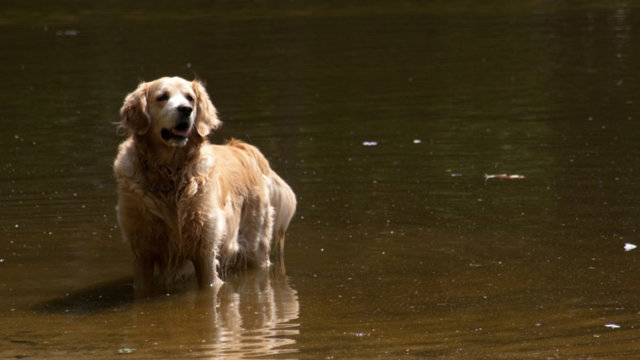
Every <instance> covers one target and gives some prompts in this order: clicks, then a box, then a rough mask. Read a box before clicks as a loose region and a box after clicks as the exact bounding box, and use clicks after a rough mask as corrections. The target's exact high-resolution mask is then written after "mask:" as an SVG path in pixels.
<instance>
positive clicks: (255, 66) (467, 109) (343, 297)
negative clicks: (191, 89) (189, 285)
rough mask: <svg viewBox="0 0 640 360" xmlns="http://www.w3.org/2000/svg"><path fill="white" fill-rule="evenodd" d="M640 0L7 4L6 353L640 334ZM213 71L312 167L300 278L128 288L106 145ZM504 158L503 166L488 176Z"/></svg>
mask: <svg viewBox="0 0 640 360" xmlns="http://www.w3.org/2000/svg"><path fill="white" fill-rule="evenodd" d="M639 16H640V9H638V8H637V7H636V5H633V4H631V2H625V1H620V2H616V3H615V4H609V2H607V3H606V4H605V2H602V3H600V2H596V1H582V2H574V3H572V5H571V6H568V5H562V4H556V3H555V2H534V1H523V2H517V5H516V4H515V3H514V4H511V3H509V4H506V5H505V4H503V3H502V2H498V1H491V2H483V5H482V6H480V5H477V4H475V3H474V2H468V1H456V2H430V3H429V4H428V5H417V4H414V3H412V2H400V3H397V2H394V3H393V4H391V3H389V4H387V3H385V2H373V3H370V4H368V5H357V4H345V3H344V2H322V3H303V4H299V3H297V2H290V3H282V4H279V5H277V6H273V5H270V6H267V5H263V4H261V3H259V2H258V3H252V4H248V3H242V4H236V3H235V2H224V3H220V4H216V5H204V4H199V5H198V6H196V4H195V3H194V4H185V3H184V2H181V3H171V2H164V1H156V2H154V6H153V8H147V7H144V6H142V5H135V4H134V5H131V4H128V3H127V2H122V3H121V4H120V3H117V2H96V3H95V4H93V3H92V4H91V5H88V4H85V3H84V2H80V1H64V2H48V1H47V2H44V1H41V2H40V1H38V2H28V3H27V2H22V3H17V2H16V3H11V2H6V3H3V5H0V30H1V31H0V49H2V50H1V51H0V54H1V55H0V65H1V66H0V79H2V83H3V86H1V87H0V123H1V124H2V126H3V129H4V130H3V131H2V132H1V133H0V144H1V145H2V147H1V149H2V150H3V151H2V152H0V168H1V169H2V172H1V174H0V234H1V236H0V294H1V296H0V324H1V325H0V329H2V331H1V333H0V335H1V336H0V357H2V358H27V357H30V358H49V359H55V358H65V359H67V358H83V359H91V358H100V359H102V358H111V357H118V356H119V355H122V356H126V357H131V358H172V357H175V358H178V357H179V358H188V357H198V358H224V357H227V358H241V357H263V358H299V359H318V358H325V359H339V358H350V359H354V358H362V359H369V358H384V359H397V358H420V359H422V358H428V359H431V358H436V359H437V358H446V359H486V358H492V359H531V358H536V359H538V358H543V359H544V358H561V359H591V358H602V359H616V358H621V359H622V358H630V357H632V356H634V355H635V354H637V353H638V352H639V351H640V343H638V342H637V338H638V336H639V335H640V332H639V331H640V330H639V329H638V327H639V326H640V317H639V315H638V314H639V313H640V305H638V303H639V301H638V300H639V297H640V295H639V294H640V291H639V290H640V284H639V283H638V281H637V277H638V276H637V275H638V270H637V269H638V256H640V250H631V251H628V252H625V251H624V249H623V247H624V244H625V243H634V244H640V240H639V239H638V232H637V226H636V223H637V222H638V218H639V215H640V200H639V198H638V196H637V194H638V191H639V190H640V189H639V188H638V184H640V181H638V179H637V177H638V176H637V172H638V169H640V156H639V155H640V154H639V152H640V150H639V148H638V146H637V139H638V135H637V134H638V133H639V131H640V126H639V125H638V121H637V118H638V116H639V115H638V104H640V98H638V94H639V93H640V91H639V90H640V89H639V88H638V85H637V84H639V83H640V82H639V81H638V74H639V73H638V69H637V64H638V63H640V61H639V60H640V59H638V57H639V56H640V46H639V45H637V41H634V39H635V38H637V37H638V36H639V35H640V32H639V27H640V20H639V19H640V18H639ZM162 75H181V76H185V77H188V78H191V77H193V76H195V75H197V76H198V77H199V78H201V79H203V80H204V81H206V82H207V87H208V89H209V91H210V94H211V96H212V99H213V101H214V103H215V104H216V106H217V107H218V109H219V111H220V114H221V117H222V119H223V121H224V122H225V125H224V129H223V131H222V132H221V133H219V134H217V135H216V136H215V137H214V139H213V140H214V141H216V142H221V141H223V139H225V138H229V137H237V138H242V139H245V140H248V141H250V142H252V143H253V144H256V145H258V146H259V147H260V148H261V149H262V150H263V152H264V153H265V154H266V155H267V157H268V158H269V159H270V161H271V163H272V166H273V167H274V168H275V169H276V170H277V171H278V172H279V173H280V174H281V175H282V177H283V178H285V179H286V180H287V181H288V182H289V183H290V184H291V185H292V187H293V188H294V190H295V191H296V193H297V195H298V199H299V210H298V212H297V214H296V216H295V218H294V221H293V223H292V225H291V228H290V230H289V232H288V235H287V239H288V242H287V245H286V264H287V276H286V277H278V276H275V275H273V274H262V273H250V274H244V275H240V276H238V277H234V278H231V279H228V281H227V282H226V284H225V285H224V286H222V287H221V288H220V289H217V291H216V290H212V291H211V292H204V293H199V292H196V291H193V290H189V289H187V290H184V291H179V292H175V293H169V294H167V295H166V296H161V297H159V298H156V299H154V300H152V301H143V302H134V301H133V300H132V297H131V279H130V276H131V269H130V268H131V265H130V263H131V256H130V254H129V250H128V247H127V244H125V243H123V242H122V241H121V238H120V233H119V229H118V228H117V225H116V218H115V212H114V210H113V208H114V206H115V202H116V194H115V184H114V180H113V178H112V169H111V163H112V160H113V158H114V156H115V152H116V147H117V144H118V143H119V142H120V141H122V140H123V139H122V138H121V137H119V136H118V135H117V134H116V125H115V124H114V123H117V121H118V120H119V119H118V109H119V107H120V105H121V103H122V100H123V99H124V96H125V95H126V93H127V92H129V91H131V90H132V89H133V88H134V87H135V86H136V84H137V82H138V81H139V80H142V79H145V80H151V79H154V78H157V77H159V76H162ZM497 174H510V175H521V176H523V177H524V178H512V179H500V178H496V177H491V176H488V177H487V176H485V175H497Z"/></svg>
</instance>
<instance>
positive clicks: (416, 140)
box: [413, 139, 422, 144]
mask: <svg viewBox="0 0 640 360" xmlns="http://www.w3.org/2000/svg"><path fill="white" fill-rule="evenodd" d="M413 143H414V144H420V143H422V140H420V139H413Z"/></svg>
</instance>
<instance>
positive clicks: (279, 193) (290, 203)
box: [269, 171, 297, 275]
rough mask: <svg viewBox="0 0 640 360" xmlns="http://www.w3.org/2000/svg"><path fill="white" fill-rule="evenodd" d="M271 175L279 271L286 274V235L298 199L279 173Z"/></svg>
mask: <svg viewBox="0 0 640 360" xmlns="http://www.w3.org/2000/svg"><path fill="white" fill-rule="evenodd" d="M269 177H270V178H271V181H270V187H271V188H270V189H269V190H270V195H271V206H273V209H274V218H273V232H274V235H275V236H274V238H275V240H276V241H277V242H278V246H277V249H278V250H277V251H278V261H279V272H280V273H281V274H282V275H284V272H285V269H284V235H285V232H286V231H287V228H288V227H289V223H290V222H291V218H293V214H294V213H295V212H296V205H297V201H296V195H295V194H294V193H293V190H291V187H289V185H288V184H287V183H286V182H285V181H284V180H282V178H281V177H280V176H278V174H276V173H275V172H274V171H271V174H270V176H269Z"/></svg>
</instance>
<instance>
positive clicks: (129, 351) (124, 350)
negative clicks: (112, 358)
mask: <svg viewBox="0 0 640 360" xmlns="http://www.w3.org/2000/svg"><path fill="white" fill-rule="evenodd" d="M134 352H136V349H133V348H122V349H118V354H120V355H123V354H133V353H134Z"/></svg>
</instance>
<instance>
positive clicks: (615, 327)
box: [604, 323, 621, 329]
mask: <svg viewBox="0 0 640 360" xmlns="http://www.w3.org/2000/svg"><path fill="white" fill-rule="evenodd" d="M604 327H608V328H609V329H620V327H621V326H620V325H618V324H614V323H610V324H604Z"/></svg>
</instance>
